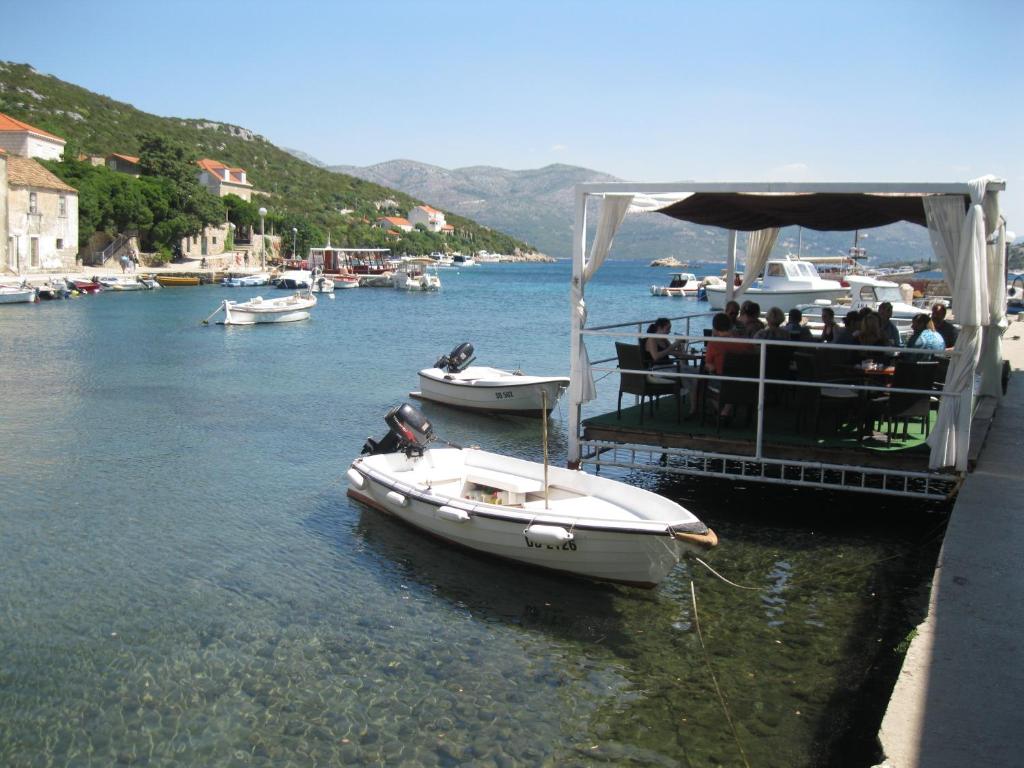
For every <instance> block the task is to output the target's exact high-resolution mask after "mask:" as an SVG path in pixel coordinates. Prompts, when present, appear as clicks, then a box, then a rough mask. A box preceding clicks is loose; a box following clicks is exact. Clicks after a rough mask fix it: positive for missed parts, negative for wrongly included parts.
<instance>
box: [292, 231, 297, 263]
mask: <svg viewBox="0 0 1024 768" xmlns="http://www.w3.org/2000/svg"><path fill="white" fill-rule="evenodd" d="M298 236H299V228H298V227H292V258H293V259H295V258H298V254H297V252H296V250H295V240H296V238H297V237H298Z"/></svg>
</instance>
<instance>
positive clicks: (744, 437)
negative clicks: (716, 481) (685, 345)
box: [583, 399, 936, 453]
mask: <svg viewBox="0 0 1024 768" xmlns="http://www.w3.org/2000/svg"><path fill="white" fill-rule="evenodd" d="M686 407H687V406H686V404H685V403H684V404H683V421H682V422H681V423H677V422H676V409H675V404H674V403H672V402H670V401H669V400H668V399H665V400H664V402H662V403H660V404H659V405H657V406H656V407H655V411H654V418H653V419H652V418H651V415H650V411H649V410H648V411H646V412H645V413H644V421H643V424H641V423H640V407H639V406H632V407H629V408H626V407H625V406H624V407H623V408H622V418H621V419H619V418H618V417H617V416H616V412H615V411H611V412H609V413H603V414H600V415H598V416H593V417H591V418H587V419H584V420H583V426H584V427H588V426H594V427H604V428H609V429H617V428H618V429H629V430H644V431H647V430H649V431H652V432H657V433H661V434H665V435H678V436H687V435H690V436H693V437H696V438H702V437H708V438H717V439H721V440H730V441H747V442H750V443H753V442H754V440H755V438H756V434H757V413H756V411H755V413H754V414H753V415H752V416H751V418H750V421H749V424H748V423H747V414H746V409H745V408H740V409H739V410H738V412H737V414H736V415H735V416H734V417H733V419H732V422H731V424H728V425H727V424H724V423H723V424H722V428H721V431H720V432H719V430H718V429H716V427H715V417H714V416H713V415H710V414H709V415H708V416H706V417H705V422H704V424H703V425H702V424H701V420H700V415H699V414H698V415H696V416H694V417H690V418H687V416H686ZM935 418H936V411H932V412H931V415H930V428H934V426H935ZM796 420H797V412H796V408H795V407H793V406H789V407H783V406H777V405H771V406H767V407H766V408H765V434H764V442H765V445H766V446H769V445H786V446H808V447H820V448H831V449H836V448H841V449H842V448H849V449H853V450H865V451H871V452H889V451H901V452H904V451H906V452H915V453H916V452H927V451H928V446H927V445H925V442H924V441H925V434H924V429H923V425H922V423H921V420H920V419H915V420H913V421H912V422H911V423H910V425H909V426H908V430H907V431H908V435H907V437H904V436H903V425H902V424H897V425H894V427H893V435H892V440H891V442H890V441H887V440H886V438H885V433H884V431H883V432H877V431H876V432H874V433H873V435H872V436H870V437H865V438H861V437H860V436H859V435H858V425H857V423H856V421H855V422H854V423H844V424H841V425H840V427H839V429H838V430H835V429H834V422H833V421H832V419H831V418H829V417H827V416H823V417H822V419H821V423H819V424H818V425H817V427H816V428H814V427H813V426H812V425H810V424H808V423H804V424H803V425H802V430H801V431H800V432H798V431H797V429H796ZM880 426H881V427H882V428H883V430H884V429H885V427H886V425H885V424H882V425H880ZM812 430H813V431H812ZM897 433H898V434H897Z"/></svg>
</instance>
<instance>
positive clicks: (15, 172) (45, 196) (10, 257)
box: [0, 154, 78, 274]
mask: <svg viewBox="0 0 1024 768" xmlns="http://www.w3.org/2000/svg"><path fill="white" fill-rule="evenodd" d="M4 160H5V161H6V162H5V163H4V164H5V165H6V166H7V174H6V176H7V178H6V179H2V181H3V182H4V183H3V188H4V190H5V191H6V203H5V205H6V215H5V216H4V219H5V222H6V225H7V231H6V235H5V237H4V240H5V244H6V248H5V249H4V250H0V255H2V256H3V257H4V263H3V264H2V265H0V268H3V269H5V270H9V271H12V272H15V273H19V274H20V273H23V272H37V271H40V270H48V269H62V270H67V269H71V268H73V267H74V265H75V256H76V255H77V254H78V192H77V190H75V188H74V187H72V186H71V185H69V184H66V183H65V182H63V181H61V180H60V179H58V178H57V177H56V176H54V175H53V174H52V173H50V171H48V170H47V169H46V168H44V167H43V166H42V165H40V164H39V163H38V162H36V161H35V160H34V159H32V158H30V157H20V156H18V155H14V154H9V155H5V157H4ZM0 207H3V206H0Z"/></svg>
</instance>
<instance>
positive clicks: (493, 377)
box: [419, 366, 569, 416]
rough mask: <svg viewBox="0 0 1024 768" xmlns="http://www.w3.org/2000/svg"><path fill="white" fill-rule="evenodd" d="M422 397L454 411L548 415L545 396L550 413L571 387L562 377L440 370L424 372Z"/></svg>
mask: <svg viewBox="0 0 1024 768" xmlns="http://www.w3.org/2000/svg"><path fill="white" fill-rule="evenodd" d="M419 377H420V392H419V397H420V398H422V399H423V400H430V401H432V402H435V403H443V404H444V405H449V406H452V407H454V408H462V409H464V410H469V411H478V412H481V413H510V414H515V415H520V416H530V415H539V414H541V413H543V412H545V409H544V393H546V395H547V409H546V412H547V413H550V412H551V409H552V408H554V407H555V403H556V402H557V401H558V398H559V396H561V394H562V392H564V391H565V389H566V388H567V387H568V386H569V379H568V378H565V377H562V376H517V375H515V374H513V373H510V372H509V371H502V370H499V369H497V368H484V367H478V366H471V367H469V368H467V369H466V370H464V371H462V372H460V373H456V374H448V373H445V371H443V370H441V369H440V368H427V369H425V370H422V371H420V373H419Z"/></svg>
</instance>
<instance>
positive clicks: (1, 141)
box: [0, 112, 65, 160]
mask: <svg viewBox="0 0 1024 768" xmlns="http://www.w3.org/2000/svg"><path fill="white" fill-rule="evenodd" d="M64 143H65V142H64V139H62V138H61V137H60V136H55V135H54V134H52V133H50V132H49V131H44V130H43V129H42V128H36V127H35V126H34V125H29V124H28V123H25V122H22V121H21V120H16V119H15V118H13V117H11V116H10V115H5V114H3V113H2V112H0V149H5V150H7V152H8V153H9V154H11V155H18V156H19V157H38V158H42V159H43V160H60V158H61V155H63V154H64Z"/></svg>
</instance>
